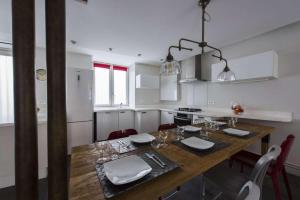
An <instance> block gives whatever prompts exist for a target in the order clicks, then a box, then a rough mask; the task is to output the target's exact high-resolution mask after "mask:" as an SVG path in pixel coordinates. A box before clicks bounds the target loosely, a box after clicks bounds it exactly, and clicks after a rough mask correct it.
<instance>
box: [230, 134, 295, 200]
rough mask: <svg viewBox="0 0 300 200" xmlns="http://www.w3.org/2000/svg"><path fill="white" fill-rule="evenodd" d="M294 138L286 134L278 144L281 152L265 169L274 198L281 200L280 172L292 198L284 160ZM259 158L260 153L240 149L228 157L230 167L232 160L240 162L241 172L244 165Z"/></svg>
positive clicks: (249, 164)
mask: <svg viewBox="0 0 300 200" xmlns="http://www.w3.org/2000/svg"><path fill="white" fill-rule="evenodd" d="M294 140H295V136H294V135H288V136H287V138H286V139H285V140H284V141H283V142H282V144H281V145H280V147H281V153H280V155H279V156H278V158H277V160H276V162H274V163H272V164H271V165H270V167H269V168H268V170H267V175H269V176H271V177H272V182H273V187H274V190H275V193H276V200H281V194H280V187H279V180H278V178H279V175H280V174H282V175H283V178H284V183H285V186H286V189H287V192H288V196H289V199H290V200H292V192H291V188H290V185H289V182H288V177H287V174H286V170H285V167H284V163H285V160H286V159H287V156H288V154H289V151H290V149H291V146H292V144H293V142H294ZM259 158H260V155H258V154H255V153H251V152H248V151H241V152H239V153H237V154H236V155H234V156H232V157H231V159H230V167H232V163H233V161H234V160H235V161H238V162H239V163H240V164H241V172H243V169H244V167H243V166H244V165H248V166H250V167H253V166H254V163H255V162H256V161H257V160H258V159H259Z"/></svg>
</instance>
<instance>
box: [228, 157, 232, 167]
mask: <svg viewBox="0 0 300 200" xmlns="http://www.w3.org/2000/svg"><path fill="white" fill-rule="evenodd" d="M228 165H229V167H230V168H232V166H233V159H232V158H229V162H228Z"/></svg>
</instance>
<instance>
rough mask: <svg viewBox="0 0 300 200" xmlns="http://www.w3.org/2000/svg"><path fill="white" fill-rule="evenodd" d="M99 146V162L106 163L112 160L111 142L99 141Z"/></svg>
mask: <svg viewBox="0 0 300 200" xmlns="http://www.w3.org/2000/svg"><path fill="white" fill-rule="evenodd" d="M96 147H97V150H98V152H99V158H98V160H97V163H100V164H102V163H105V162H107V161H110V160H111V157H110V150H109V149H110V144H109V142H101V143H98V144H97V145H96Z"/></svg>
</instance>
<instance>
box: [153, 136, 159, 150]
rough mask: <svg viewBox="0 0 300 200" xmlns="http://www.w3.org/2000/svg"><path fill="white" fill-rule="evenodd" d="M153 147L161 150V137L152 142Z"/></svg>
mask: <svg viewBox="0 0 300 200" xmlns="http://www.w3.org/2000/svg"><path fill="white" fill-rule="evenodd" d="M151 146H152V147H153V148H154V149H159V148H160V146H161V140H160V138H159V137H155V139H154V140H152V142H151Z"/></svg>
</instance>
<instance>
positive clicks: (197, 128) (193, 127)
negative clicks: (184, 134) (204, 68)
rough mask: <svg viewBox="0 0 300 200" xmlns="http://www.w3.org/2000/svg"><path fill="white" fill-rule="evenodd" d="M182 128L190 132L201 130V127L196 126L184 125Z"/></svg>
mask: <svg viewBox="0 0 300 200" xmlns="http://www.w3.org/2000/svg"><path fill="white" fill-rule="evenodd" d="M182 128H183V129H184V130H185V131H188V132H197V131H200V130H201V128H199V127H195V126H183V127H182Z"/></svg>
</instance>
